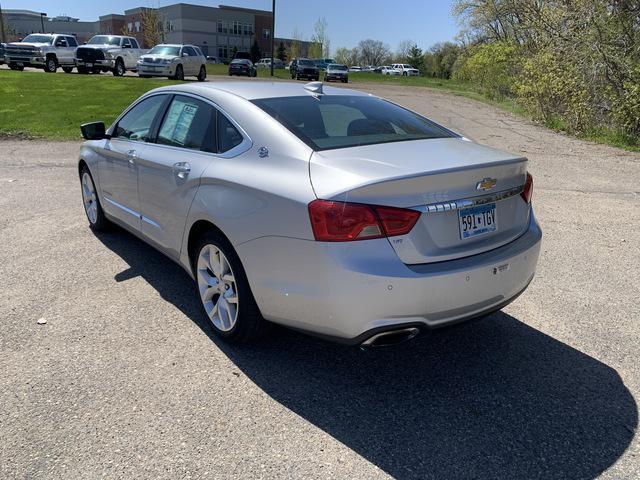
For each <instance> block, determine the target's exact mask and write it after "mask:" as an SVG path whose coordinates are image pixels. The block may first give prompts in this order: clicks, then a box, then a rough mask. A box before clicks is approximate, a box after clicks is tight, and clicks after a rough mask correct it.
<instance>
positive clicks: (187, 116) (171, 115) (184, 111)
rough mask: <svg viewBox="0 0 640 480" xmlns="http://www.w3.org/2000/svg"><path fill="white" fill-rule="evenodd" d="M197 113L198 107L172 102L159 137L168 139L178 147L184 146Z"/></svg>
mask: <svg viewBox="0 0 640 480" xmlns="http://www.w3.org/2000/svg"><path fill="white" fill-rule="evenodd" d="M197 111H198V107H197V106H196V105H192V104H189V103H184V102H182V101H180V100H174V102H173V104H172V105H171V108H170V109H169V112H168V113H167V118H166V119H165V121H164V125H163V126H162V131H161V132H160V136H162V137H164V138H168V139H170V140H171V141H172V142H174V143H177V144H179V145H184V142H185V140H186V139H187V133H188V132H189V128H191V123H192V122H193V119H194V117H195V115H196V113H197Z"/></svg>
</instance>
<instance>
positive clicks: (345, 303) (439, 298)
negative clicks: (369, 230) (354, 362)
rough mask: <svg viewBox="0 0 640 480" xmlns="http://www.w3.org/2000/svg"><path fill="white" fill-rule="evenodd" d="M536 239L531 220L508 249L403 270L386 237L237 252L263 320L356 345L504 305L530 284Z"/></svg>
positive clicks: (269, 244) (257, 245)
mask: <svg viewBox="0 0 640 480" xmlns="http://www.w3.org/2000/svg"><path fill="white" fill-rule="evenodd" d="M541 239H542V232H541V230H540V227H539V226H538V224H537V223H536V221H535V219H534V217H533V215H531V220H530V224H529V228H528V230H527V231H526V232H525V233H524V234H523V235H522V236H520V237H519V238H517V239H516V240H514V241H512V242H511V243H509V244H507V245H504V246H502V247H500V248H497V249H494V250H491V251H489V252H485V253H481V254H478V255H474V256H471V257H466V258H461V259H457V260H451V261H446V262H437V263H431V264H422V265H405V264H404V263H402V262H401V261H400V259H399V258H398V256H397V254H396V253H395V251H394V250H393V248H392V247H391V245H390V244H389V241H388V240H387V239H377V240H366V241H361V242H345V243H326V242H315V241H309V240H299V239H292V238H282V237H280V238H276V237H264V238H260V239H256V240H252V241H250V242H247V243H245V244H242V245H239V246H237V251H238V254H239V256H240V258H241V260H242V262H243V264H244V266H245V270H246V272H247V276H248V278H249V282H250V284H251V288H252V291H253V294H254V296H255V298H256V301H257V303H258V305H259V307H260V309H261V312H262V314H263V315H264V317H265V318H267V319H268V320H272V321H274V322H277V323H282V324H284V325H287V326H290V327H293V328H297V329H302V330H306V331H309V332H313V333H316V334H319V335H322V336H325V337H330V338H332V339H334V340H338V341H342V342H344V343H362V342H363V341H365V340H366V338H367V337H369V336H371V335H373V334H375V333H378V332H380V331H383V330H393V329H396V328H402V327H404V326H407V325H411V326H419V327H420V328H425V329H426V328H438V327H443V326H447V325H450V324H453V323H457V322H460V321H464V320H467V319H470V318H474V317H477V316H479V315H484V314H487V313H489V312H491V311H494V310H496V309H499V308H501V307H503V306H504V305H506V304H508V303H509V302H510V301H512V300H513V299H514V298H516V297H517V296H518V295H519V294H520V293H521V292H522V291H523V290H524V289H525V288H526V287H527V285H528V284H529V282H530V281H531V280H532V278H533V275H534V273H535V269H536V264H537V261H538V255H539V251H540V243H541ZM265 252H269V254H268V255H265Z"/></svg>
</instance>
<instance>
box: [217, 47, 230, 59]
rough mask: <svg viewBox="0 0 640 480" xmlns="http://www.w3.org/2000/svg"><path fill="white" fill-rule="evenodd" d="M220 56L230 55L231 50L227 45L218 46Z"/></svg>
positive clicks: (226, 56)
mask: <svg viewBox="0 0 640 480" xmlns="http://www.w3.org/2000/svg"><path fill="white" fill-rule="evenodd" d="M218 57H219V58H228V57H229V50H228V49H227V47H218Z"/></svg>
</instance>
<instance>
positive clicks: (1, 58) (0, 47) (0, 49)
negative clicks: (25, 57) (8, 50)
mask: <svg viewBox="0 0 640 480" xmlns="http://www.w3.org/2000/svg"><path fill="white" fill-rule="evenodd" d="M5 45H6V44H5V43H0V65H2V64H4V47H5Z"/></svg>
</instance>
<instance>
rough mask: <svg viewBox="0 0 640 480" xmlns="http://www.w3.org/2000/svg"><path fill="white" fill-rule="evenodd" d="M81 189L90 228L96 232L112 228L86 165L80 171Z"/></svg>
mask: <svg viewBox="0 0 640 480" xmlns="http://www.w3.org/2000/svg"><path fill="white" fill-rule="evenodd" d="M80 189H81V192H82V203H83V205H84V213H85V214H86V216H87V220H89V228H90V229H91V230H93V231H96V232H103V231H105V230H108V229H109V227H111V222H110V221H109V220H107V217H105V215H104V211H103V210H102V205H101V204H100V199H99V198H98V190H97V189H96V184H95V183H94V181H93V177H92V176H91V172H90V171H89V168H88V167H87V166H86V165H84V166H83V167H82V170H81V171H80Z"/></svg>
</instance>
